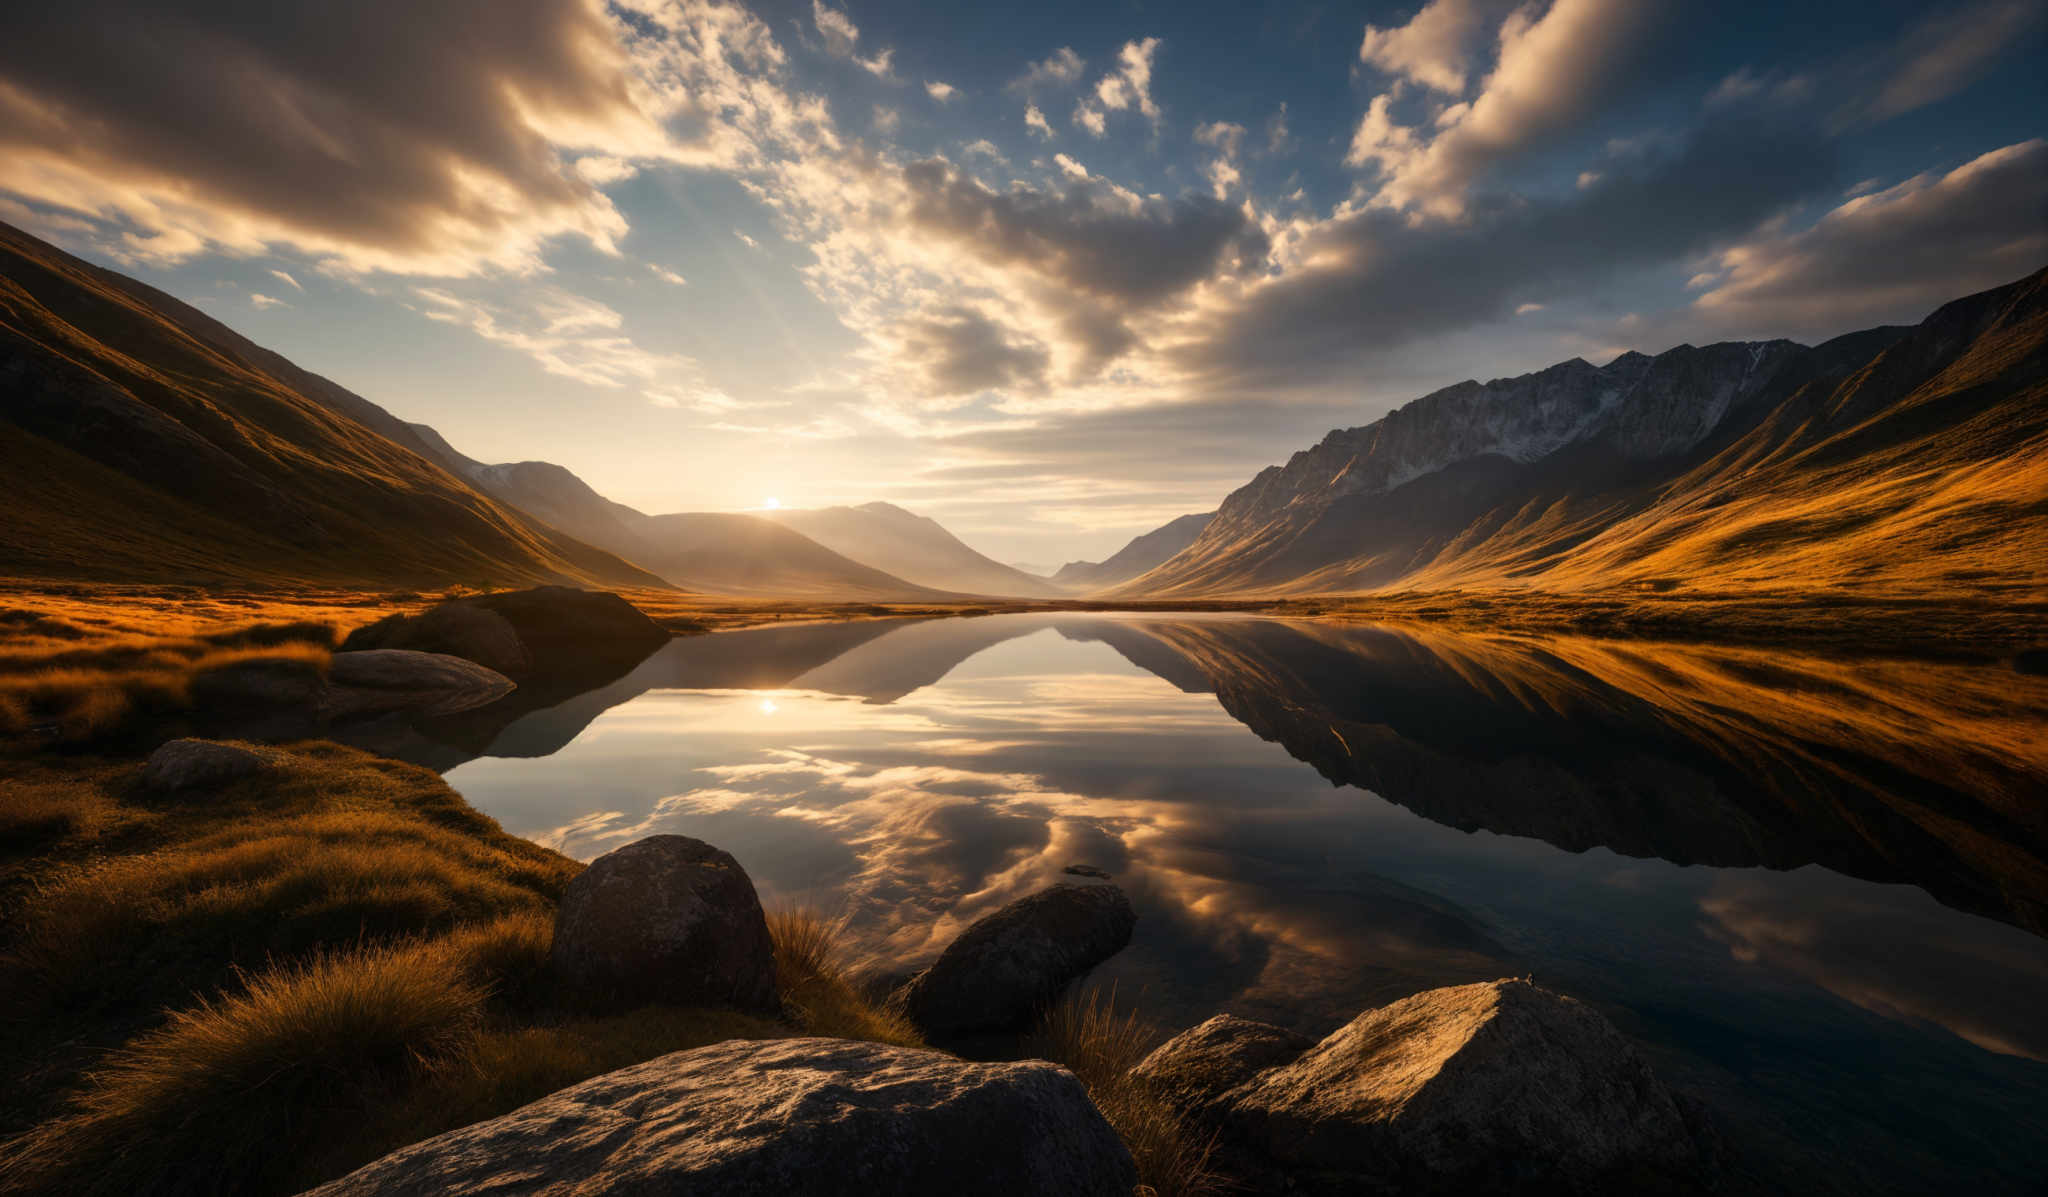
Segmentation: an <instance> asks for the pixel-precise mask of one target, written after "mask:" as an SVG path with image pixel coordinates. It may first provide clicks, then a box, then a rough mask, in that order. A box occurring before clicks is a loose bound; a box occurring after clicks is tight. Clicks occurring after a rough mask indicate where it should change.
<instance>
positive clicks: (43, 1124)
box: [0, 744, 919, 1197]
mask: <svg viewBox="0 0 2048 1197" xmlns="http://www.w3.org/2000/svg"><path fill="white" fill-rule="evenodd" d="M274 751H275V752H276V753H277V758H278V763H277V764H276V765H275V766H274V767H273V768H272V769H271V770H270V771H269V772H268V774H266V775H264V776H260V777H257V778H251V779H247V780H244V781H241V782H238V783H235V784H233V785H230V786H226V787H223V788H222V789H221V790H219V791H217V792H214V793H211V794H208V795H206V796H205V797H204V798H203V799H201V798H194V797H190V796H186V797H176V798H170V797H158V796H155V795H153V794H151V793H150V792H148V791H146V790H144V789H143V788H142V787H140V786H139V784H138V783H137V774H138V772H139V769H138V767H137V766H136V765H135V764H134V763H132V762H126V763H124V762H112V761H99V760H92V759H89V758H76V757H74V758H48V757H45V758H43V759H41V760H36V761H22V760H13V761H0V905H4V907H5V909H7V910H8V911H9V918H8V919H7V920H6V923H5V925H4V931H0V937H4V938H0V1057H5V1058H7V1059H9V1060H18V1061H20V1062H21V1067H20V1069H19V1076H18V1077H15V1078H11V1079H12V1080H13V1081H14V1083H13V1084H11V1085H10V1086H9V1088H8V1090H7V1092H5V1093H4V1094H0V1133H8V1132H11V1133H12V1138H10V1139H8V1140H6V1141H5V1142H4V1143H0V1191H8V1192H15V1191H21V1192H64V1193H67V1194H78V1195H80V1197H96V1195H98V1194H109V1195H111V1194H131V1193H135V1194H142V1193H151V1194H172V1195H178V1194H188V1193H189V1194H197V1193H213V1192H226V1191H235V1192H250V1193H290V1192H297V1191H299V1190H300V1189H303V1188H305V1187H308V1186H310V1185H313V1184H316V1183H319V1182H321V1181H324V1180H327V1179H331V1178H332V1177H334V1176H338V1175H341V1174H343V1173H345V1172H347V1171H349V1170H351V1169H353V1168H355V1167H357V1166H360V1165H361V1164H364V1163H367V1162H369V1161H370V1160H372V1159H375V1158H377V1157H378V1156H380V1155H383V1154H384V1153H386V1152H388V1151H390V1150H393V1149H395V1148H397V1147H400V1146H403V1145H404V1144H406V1143H410V1142H414V1141H417V1140H418V1139H420V1138H423V1137H426V1136H428V1135H431V1134H434V1133H438V1132H439V1131H442V1130H448V1129H453V1128H454V1127H457V1126H461V1125H466V1124H468V1123H470V1122H474V1121H477V1120H480V1119H484V1118H490V1117H494V1116H496V1115H498V1114H502V1113H505V1112H508V1111H510V1110H512V1109H515V1108H517V1107H518V1106H520V1105H523V1104H525V1103H527V1102H529V1101H532V1100H535V1099H537V1098H539V1097H542V1096H545V1095H546V1094H548V1093H551V1092H554V1091H555V1090H558V1089H561V1088H563V1087H565V1086H567V1085H571V1084H574V1083H576V1082H578V1081H581V1080H584V1079H586V1078H588V1077H591V1076H595V1075H598V1074H600V1073H603V1072H608V1071H612V1070H614V1069H617V1068H621V1067H625V1066H626V1065H629V1064H634V1063H638V1062H640V1061H642V1060H647V1059H651V1058H653V1057H655V1056H659V1055H663V1054H665V1053H668V1052H672V1051H678V1050H683V1049H686V1048H691V1047H699V1046H703V1045H705V1044H709V1043H715V1042H719V1041H722V1040H726V1039H731V1038H769V1037H779V1036H788V1035H798V1034H804V1035H831V1036H841V1037H855V1038H864V1039H874V1040H879V1041H882V1042H888V1043H898V1044H904V1045H918V1044H919V1040H918V1038H917V1036H916V1034H915V1032H914V1031H913V1030H912V1029H911V1028H910V1027H909V1026H908V1025H907V1024H905V1023H904V1022H902V1021H901V1020H900V1019H899V1018H897V1017H895V1016H893V1015H891V1014H888V1013H885V1012H883V1011H882V1010H880V1009H878V1008H877V1007H876V1006H875V1005H873V1004H872V1003H870V1002H869V1001H867V1000H866V999H865V998H864V997H863V996H862V995H861V994H860V993H859V991H858V990H857V989H856V988H855V987H854V986H853V985H852V984H851V983H850V982H849V981H848V979H847V977H846V974H845V972H844V971H843V968H842V966H841V963H840V960H839V953H838V948H837V936H838V932H839V925H838V924H837V923H836V922H833V921H829V920H825V919H821V918H819V917H817V916H815V915H813V914H811V913H809V912H805V911H777V912H773V914H772V915H771V918H770V924H771V931H772V934H773V938H774V943H775V952H776V963H777V970H778V974H779V976H780V979H781V984H782V990H783V993H784V997H785V1003H784V1006H785V1009H784V1015H783V1017H781V1018H768V1017H762V1016H758V1015H753V1014H746V1013H741V1012H738V1011H733V1010H724V1009H701V1008H689V1007H662V1006H651V1007H647V1008H644V1009H640V1010H634V1011H629V1012H626V1013H622V1014H613V1015H608V1016H605V1017H588V1016H585V1015H582V1014H580V1013H577V1012H576V1011H575V1010H574V1008H573V1003H570V1002H567V1001H565V1000H562V998H563V995H559V994H557V993H556V992H555V991H554V988H553V981H552V978H551V975H550V973H549V969H548V956H549V950H550V948H551V946H552V938H553V925H554V922H553V920H554V906H555V903H556V901H557V900H558V898H559V896H560V893H561V890H562V887H563V886H564V885H566V884H567V882H568V880H569V878H571V877H572V876H573V875H574V874H575V873H576V871H577V870H578V868H579V867H580V866H579V865H577V864H576V862H574V861H572V860H569V859H568V858H566V857H563V856H560V855H558V854H556V853H554V852H551V851H549V850H547V849H544V848H541V847H539V846H537V845H535V844H532V843H529V842H527V841H525V840H521V839H518V838H516V837H513V836H509V835H506V834H505V833H504V832H503V831H502V830H500V829H499V828H498V827H497V825H496V824H495V823H493V822H492V821H491V820H490V819H488V818H486V817H484V816H483V815H482V814H480V813H478V812H477V811H475V810H474V809H472V808H470V807H469V806H468V805H467V804H465V803H464V802H463V801H462V799H461V798H460V797H459V796H458V795H456V794H455V793H454V792H453V791H451V790H449V789H448V788H447V787H446V785H444V784H443V783H442V782H441V781H440V780H439V779H438V778H437V777H435V776H434V775H433V774H432V773H429V772H427V771H425V770H422V769H418V768H415V767H412V766H409V765H403V764H399V763H396V762H392V761H386V760H381V759H378V758H375V757H371V756H368V755H366V754H363V753H359V752H356V751H354V750H352V749H346V748H342V747H339V746H337V745H331V744H302V745H293V746H288V747H285V748H281V749H276V750H274Z"/></svg>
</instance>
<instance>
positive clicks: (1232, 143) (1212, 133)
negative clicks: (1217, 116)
mask: <svg viewBox="0 0 2048 1197" xmlns="http://www.w3.org/2000/svg"><path fill="white" fill-rule="evenodd" d="M1195 140H1196V141H1197V142H1200V143H1201V144H1202V145H1209V146H1215V147H1216V149H1217V151H1218V152H1219V153H1221V154H1222V155H1223V156H1224V157H1225V158H1235V157H1237V152H1238V150H1240V149H1242V148H1243V146H1244V126H1243V125H1239V124H1234V123H1232V122H1230V121H1210V122H1209V123H1208V124H1206V125H1196V126H1195Z"/></svg>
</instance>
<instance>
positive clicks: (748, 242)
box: [732, 229, 761, 249]
mask: <svg viewBox="0 0 2048 1197" xmlns="http://www.w3.org/2000/svg"><path fill="white" fill-rule="evenodd" d="M732 235H733V236H735V237H738V238H739V239H740V244H742V245H744V246H746V247H747V248H748V249H759V248H761V243H760V242H759V241H756V240H754V239H753V238H752V237H749V236H747V235H746V233H744V232H742V231H740V230H739V229H734V230H733V231H732Z"/></svg>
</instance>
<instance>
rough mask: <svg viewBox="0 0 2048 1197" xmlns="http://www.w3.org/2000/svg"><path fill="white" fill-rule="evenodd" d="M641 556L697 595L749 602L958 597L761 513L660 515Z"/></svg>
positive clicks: (650, 523)
mask: <svg viewBox="0 0 2048 1197" xmlns="http://www.w3.org/2000/svg"><path fill="white" fill-rule="evenodd" d="M645 518H646V520H647V524H646V528H645V531H644V532H643V533H642V539H643V540H644V541H645V542H646V543H647V544H648V545H649V546H650V547H649V549H648V550H647V555H645V556H643V557H641V558H639V560H642V561H644V562H646V563H647V565H648V566H649V567H650V568H652V569H654V570H657V571H659V572H660V573H661V574H662V575H663V576H664V577H671V578H687V579H689V582H688V585H689V586H690V587H691V588H692V589H699V590H708V591H711V592H713V593H716V594H730V595H737V596H743V597H751V598H803V599H874V600H904V599H909V600H921V601H934V600H941V599H948V598H958V597H959V596H958V595H952V594H947V593H945V592H944V591H939V590H933V589H930V588H928V587H923V586H915V585H912V584H911V583H909V582H906V581H904V580H903V579H901V578H898V577H896V576H894V575H892V574H888V573H884V572H883V571H881V570H879V569H875V568H874V567H872V566H868V565H863V564H861V563H860V562H858V561H854V560H851V559H849V558H847V557H844V556H842V555H840V554H838V553H835V552H833V551H832V550H831V549H828V548H826V547H825V546H824V545H821V544H819V543H817V542H816V541H814V540H812V539H811V538H809V537H808V536H805V535H804V534H803V533H801V532H798V531H796V530H795V529H793V528H785V527H783V526H782V525H781V524H778V523H776V522H774V521H773V520H766V519H762V518H761V517H759V516H755V515H738V514H730V513H725V512H693V513H686V514H679V515H655V516H647V517H645Z"/></svg>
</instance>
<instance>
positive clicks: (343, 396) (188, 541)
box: [0, 224, 663, 586]
mask: <svg viewBox="0 0 2048 1197" xmlns="http://www.w3.org/2000/svg"><path fill="white" fill-rule="evenodd" d="M0 477H4V478H5V479H6V485H5V496H6V497H5V503H4V517H0V571H5V572H8V573H12V574H17V575H25V576H32V577H65V578H80V579H119V580H123V581H159V580H160V581H183V582H209V581H227V580H236V581H263V582H267V583H280V584H281V583H301V582H311V583H318V584H330V585H387V584H398V585H443V584H451V583H467V584H472V585H475V584H494V585H495V584H519V583H533V582H541V581H571V582H579V583H585V584H593V585H605V586H619V585H628V586H659V585H663V583H662V581H661V579H660V578H658V577H656V576H654V575H652V574H650V573H648V572H646V571H645V570H642V569H639V568H637V567H635V566H633V565H631V564H628V563H627V562H626V561H624V560H622V559H620V558H619V557H618V556H616V555H614V554H612V553H609V552H605V551H603V550H601V549H598V548H594V547H592V546H591V545H588V544H585V543H583V542H581V541H578V540H575V539H572V538H571V537H570V536H568V535H564V534H563V533H562V532H560V531H557V530H556V529H554V528H551V527H548V526H547V525H545V524H543V523H541V522H538V521H535V520H532V519H529V518H528V517H526V516H525V515H523V514H521V513H520V512H519V511H517V510H514V509H512V508H510V507H507V506H504V505H502V504H500V503H499V502H497V501H495V500H493V499H492V498H490V497H488V496H487V495H485V494H483V493H480V492H479V491H478V489H476V488H475V487H473V486H471V485H470V484H468V483H467V482H465V481H464V480H462V479H461V478H459V477H457V476H456V475H454V474H452V473H450V472H449V471H448V470H446V469H445V468H443V467H442V466H440V465H439V464H437V463H436V462H435V461H434V460H432V459H431V458H430V456H429V455H428V454H427V451H426V446H425V445H424V444H421V443H419V442H418V441H417V440H416V439H415V438H413V437H412V436H411V435H410V433H409V432H408V431H407V430H406V428H405V426H404V425H403V424H401V423H400V422H399V421H398V420H396V419H395V418H394V417H392V416H391V415H390V413H388V412H385V411H384V410H383V409H382V408H379V407H377V406H376V405H375V404H373V403H370V402H369V401H368V400H366V399H363V398H361V397H360V396H356V395H353V394H350V393H349V392H348V391H346V390H344V389H343V388H341V387H339V386H336V385H335V384H334V383H332V382H330V381H328V380H326V379H324V378H320V377H319V376H317V375H314V374H311V373H308V372H306V371H304V370H301V369H299V368H298V367H297V366H295V365H293V364H292V363H290V362H289V361H286V360H285V359H284V358H282V357H280V356H278V355H277V354H275V353H273V352H271V351H269V350H267V349H263V348H262V347H260V346H257V345H255V344H253V343H252V342H250V341H249V340H247V339H246V338H244V337H242V336H240V335H238V334H236V333H235V332H233V331H232V330H230V329H229V328H227V327H226V326H225V325H223V324H221V323H220V322H219V321H216V320H214V319H212V318H211V317H208V316H206V315H204V314H202V313H201V312H199V311H197V310H196V309H194V308H191V307H189V306H187V305H186V304H183V303H180V302H179V301H178V300H175V299H173V298H171V297H170V296H168V295H165V294H164V293H162V292H161V291H158V290H156V289H154V288H152V287H148V286H145V285H144V284H142V283H139V282H137V281H135V280H134V279H130V278H126V277H124V276H122V275H119V274H116V273H114V272H113V271H110V270H103V269H101V268H99V267H97V266H93V265H92V264H90V263H88V262H84V261H81V260H79V259H77V258H74V257H72V256H71V255H69V254H66V253H64V252H63V251H61V250H59V249H57V248H56V247H54V246H52V245H49V244H47V243H45V242H43V241H40V240H38V239H36V238H35V237H32V236H30V235H29V234H27V233H24V232H22V231H21V230H19V229H15V228H12V227H10V226H7V225H4V224H0Z"/></svg>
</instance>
